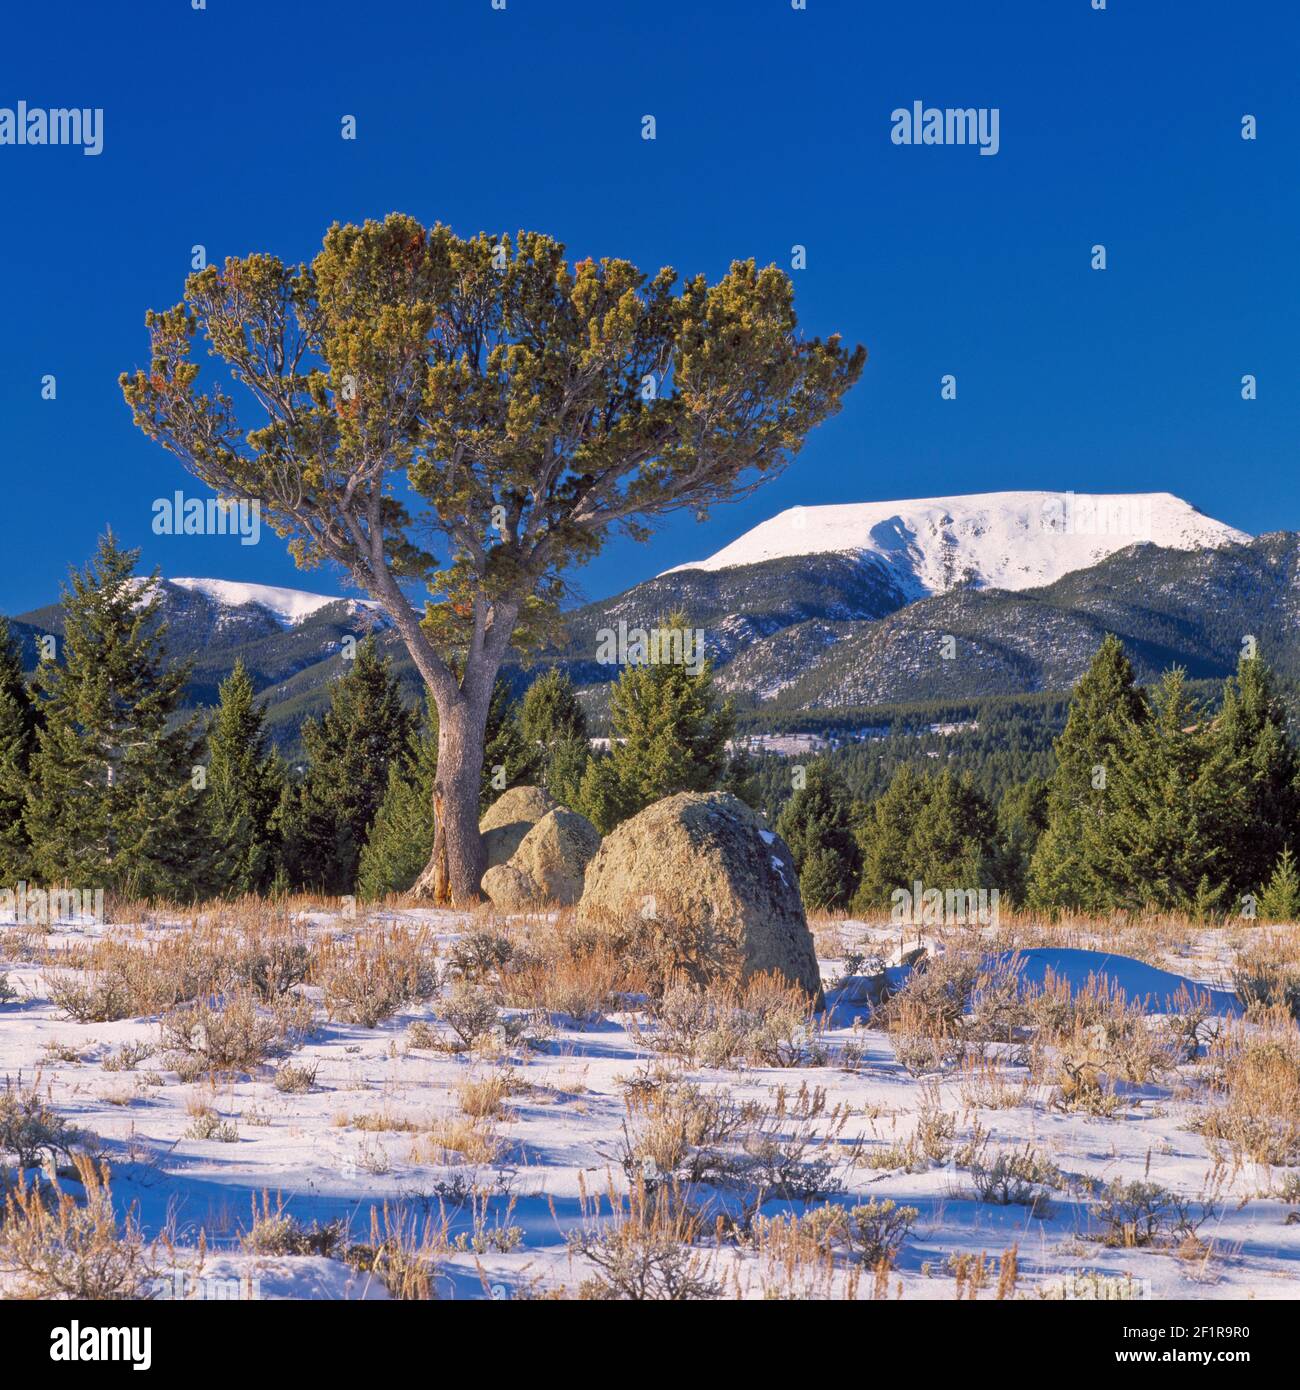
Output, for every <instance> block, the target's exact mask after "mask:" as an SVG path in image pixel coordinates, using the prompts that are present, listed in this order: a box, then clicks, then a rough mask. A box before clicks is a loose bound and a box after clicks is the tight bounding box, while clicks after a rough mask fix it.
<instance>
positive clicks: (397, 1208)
mask: <svg viewBox="0 0 1300 1390" xmlns="http://www.w3.org/2000/svg"><path fill="white" fill-rule="evenodd" d="M109 916H110V918H112V919H114V920H112V921H110V922H109V923H107V924H101V923H96V922H95V921H93V920H92V919H91V918H89V917H86V918H82V919H71V918H70V919H65V920H62V921H59V922H57V923H55V924H54V925H53V926H42V925H31V924H18V923H13V922H11V923H10V925H8V926H7V927H6V926H4V925H3V924H0V999H3V1002H2V1003H0V1074H3V1075H4V1077H5V1078H6V1079H5V1082H4V1089H3V1091H0V1166H2V1167H3V1173H4V1184H5V1190H6V1194H7V1200H8V1214H7V1218H6V1219H5V1221H4V1223H3V1226H0V1270H3V1273H2V1274H0V1288H3V1292H4V1294H5V1295H6V1296H11V1297H12V1296H24V1295H25V1296H51V1295H58V1294H65V1295H66V1294H69V1293H72V1294H80V1295H83V1296H105V1295H111V1296H117V1297H121V1296H126V1297H141V1298H143V1297H151V1298H165V1299H172V1298H186V1299H196V1300H201V1299H232V1298H234V1299H249V1298H260V1299H277V1298H325V1299H363V1298H365V1299H375V1298H378V1299H384V1298H402V1299H427V1298H446V1297H461V1298H496V1299H536V1298H551V1297H564V1298H572V1297H581V1298H593V1299H610V1298H617V1299H651V1298H654V1299H706V1298H750V1299H752V1298H772V1297H776V1298H789V1297H812V1298H837V1299H839V1298H849V1299H857V1298H877V1299H890V1300H893V1299H899V1298H901V1299H935V1298H939V1299H954V1298H959V1299H1030V1300H1037V1299H1049V1300H1059V1299H1146V1298H1156V1299H1164V1298H1260V1299H1270V1298H1283V1297H1287V1296H1288V1295H1289V1290H1290V1289H1291V1288H1292V1287H1293V1284H1292V1281H1293V1280H1294V1277H1295V1272H1296V1268H1297V1264H1296V1262H1297V1259H1300V1033H1297V1030H1296V1026H1295V1021H1294V1010H1295V1009H1296V1008H1297V1007H1298V1004H1297V1001H1298V999H1300V971H1297V970H1296V968H1295V967H1294V966H1292V965H1288V964H1287V962H1289V961H1294V960H1296V959H1297V957H1298V953H1297V946H1300V939H1298V937H1297V932H1296V929H1295V928H1294V927H1264V926H1255V925H1251V926H1249V927H1245V926H1240V927H1222V928H1205V927H1201V926H1197V925H1195V924H1193V923H1191V922H1189V921H1186V920H1183V919H1179V918H1175V917H1163V918H1146V919H1142V920H1137V919H1133V920H1126V919H1122V918H1114V919H1109V920H1105V921H1103V920H1100V919H1098V920H1090V919H1086V918H1077V919H1065V920H1063V921H1061V922H1058V923H1056V924H1054V925H1047V924H1044V923H1042V922H1039V921H1034V920H1031V919H1029V918H1014V917H1007V916H1004V917H1003V920H1002V922H1001V924H1000V925H999V926H997V927H996V928H978V927H959V928H951V929H947V930H944V929H933V930H932V929H929V928H921V929H919V930H918V929H917V928H908V929H906V935H905V936H900V932H899V929H898V928H896V927H893V926H891V925H889V924H888V923H887V922H883V921H859V920H852V919H850V918H847V917H843V916H828V915H825V914H822V915H820V916H814V918H813V920H812V923H811V925H812V927H813V931H814V937H815V940H816V944H817V954H818V962H819V966H820V970H821V975H822V980H823V982H824V986H825V1004H826V1007H825V1009H824V1010H817V1009H815V1008H813V1007H812V1006H811V1004H810V1003H809V1001H808V999H807V997H806V995H804V994H801V993H799V992H798V991H794V990H790V989H787V988H786V987H785V986H784V985H783V984H781V983H779V982H777V981H774V980H773V979H771V978H759V979H756V980H752V981H750V983H749V984H747V985H745V986H743V987H741V986H735V985H733V986H723V985H720V984H717V983H713V984H709V983H707V982H698V981H696V980H695V979H693V978H692V974H691V968H690V961H689V960H685V961H677V962H674V963H673V968H667V967H666V966H665V963H664V962H663V961H660V960H655V959H653V958H650V957H643V956H640V955H638V953H637V952H635V951H631V952H629V951H616V950H613V949H611V948H610V946H609V944H608V942H606V941H604V940H602V939H601V938H600V937H599V936H598V935H594V934H592V933H590V932H588V931H585V930H584V929H582V928H581V927H580V926H579V925H578V924H577V923H576V922H575V921H574V920H573V918H572V916H571V914H570V913H568V912H564V911H561V912H559V913H554V912H552V913H534V914H518V915H513V916H504V915H502V914H500V913H497V912H494V911H493V910H492V909H491V908H488V907H484V908H480V909H477V910H476V911H474V912H472V913H469V912H453V911H450V910H438V909H430V908H408V907H405V906H403V905H402V904H401V902H400V901H399V900H393V901H392V903H391V905H386V906H384V907H382V908H377V909H372V910H369V911H364V912H362V911H356V910H354V909H352V908H350V907H348V906H347V905H346V904H345V905H340V904H339V903H338V902H331V901H328V900H315V901H313V900H309V899H305V898H297V899H291V900H287V901H286V902H284V903H282V904H278V905H268V904H266V903H262V902H258V901H256V900H252V899H250V900H246V901H244V902H241V903H236V904H233V905H232V904H223V905H219V906H214V907H212V908H211V909H206V910H197V909H187V910H180V909H178V910H176V911H167V910H160V909H158V908H151V909H143V908H131V907H130V906H129V905H123V904H117V905H116V906H115V907H112V908H111V909H110V913H109Z"/></svg>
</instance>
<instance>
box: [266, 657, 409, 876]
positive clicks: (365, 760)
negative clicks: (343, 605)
mask: <svg viewBox="0 0 1300 1390" xmlns="http://www.w3.org/2000/svg"><path fill="white" fill-rule="evenodd" d="M413 724H414V718H413V716H412V713H411V711H410V710H408V709H407V707H406V705H405V704H404V703H403V701H402V697H401V692H400V690H399V687H398V683H397V680H396V678H395V677H394V675H393V672H392V663H391V662H390V661H389V660H388V659H387V658H382V659H381V657H380V655H379V651H378V648H377V647H376V646H375V640H374V638H373V637H368V638H367V639H366V640H365V641H364V642H363V643H362V644H361V646H360V647H358V648H357V653H356V656H355V658H354V659H353V661H352V663H351V667H350V669H349V670H348V672H347V674H346V675H344V676H343V677H342V678H341V679H339V680H337V681H335V682H334V684H333V685H332V686H331V687H330V707H329V709H328V710H326V712H325V714H324V716H323V717H322V718H321V719H320V720H315V719H308V720H307V721H306V722H305V723H304V725H303V730H302V739H303V744H304V745H305V747H306V750H307V771H306V775H305V776H304V778H303V780H302V782H301V784H300V785H299V786H298V787H297V788H296V790H295V792H294V793H293V794H292V795H291V796H290V797H289V798H288V799H287V804H286V805H284V806H283V807H282V808H281V812H280V815H279V817H278V818H277V822H278V823H279V824H280V825H282V826H283V827H284V829H283V833H284V835H285V847H284V859H285V870H286V876H287V878H288V881H289V882H290V883H291V884H292V885H293V886H294V887H303V888H308V889H312V890H315V891H318V892H324V893H350V892H352V890H353V885H354V883H355V880H356V875H357V865H358V863H359V861H360V858H361V850H362V847H363V846H364V845H365V843H366V837H367V834H368V832H369V829H370V825H371V823H372V822H373V821H374V819H375V815H376V813H377V812H378V810H379V806H380V803H381V802H382V801H383V799H384V794H385V792H386V791H387V789H388V770H389V768H390V767H391V766H392V765H393V764H394V763H398V764H399V765H400V764H401V763H402V761H403V760H404V759H405V758H406V757H407V756H408V751H409V747H410V738H411V732H412V728H413Z"/></svg>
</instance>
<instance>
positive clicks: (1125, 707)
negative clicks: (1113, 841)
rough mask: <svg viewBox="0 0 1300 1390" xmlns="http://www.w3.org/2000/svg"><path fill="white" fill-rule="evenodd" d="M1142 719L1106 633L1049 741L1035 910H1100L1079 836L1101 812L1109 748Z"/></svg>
mask: <svg viewBox="0 0 1300 1390" xmlns="http://www.w3.org/2000/svg"><path fill="white" fill-rule="evenodd" d="M1148 717H1149V711H1148V709H1147V704H1146V699H1145V697H1144V696H1143V694H1142V691H1141V689H1140V688H1139V687H1138V684H1137V679H1136V676H1135V675H1134V672H1133V667H1132V665H1131V664H1130V662H1129V659H1128V657H1127V656H1126V655H1125V654H1124V648H1123V645H1122V644H1121V643H1120V641H1119V639H1118V638H1117V637H1115V636H1113V635H1111V634H1108V635H1107V636H1106V638H1105V640H1104V641H1103V642H1102V644H1101V646H1100V647H1099V648H1098V650H1097V654H1096V655H1095V656H1094V657H1093V659H1092V664H1091V665H1090V666H1089V668H1088V670H1087V672H1086V673H1085V674H1084V676H1083V678H1082V680H1080V682H1079V684H1078V685H1077V686H1075V688H1074V692H1073V694H1072V695H1071V697H1070V709H1069V714H1068V715H1067V717H1066V723H1065V729H1064V731H1063V732H1062V734H1061V736H1060V737H1059V738H1058V739H1057V740H1056V743H1055V750H1056V768H1055V770H1054V771H1053V773H1052V776H1051V778H1050V779H1049V782H1048V793H1047V826H1046V828H1045V829H1044V831H1043V833H1042V835H1041V836H1040V837H1039V840H1038V843H1037V845H1036V847H1035V849H1034V856H1033V859H1032V861H1031V863H1030V869H1029V881H1028V898H1029V902H1030V904H1031V905H1032V906H1034V907H1041V908H1059V907H1068V908H1081V909H1085V910H1088V909H1091V910H1100V909H1102V908H1104V907H1106V906H1107V905H1108V904H1109V898H1110V895H1109V890H1108V888H1107V885H1106V883H1105V880H1104V878H1103V877H1102V876H1101V875H1100V874H1099V871H1098V866H1097V865H1096V864H1095V863H1094V862H1093V861H1092V860H1091V859H1090V857H1089V854H1090V851H1089V848H1088V846H1089V845H1090V844H1091V843H1092V842H1093V839H1094V838H1095V837H1093V836H1090V835H1088V834H1086V833H1085V831H1086V830H1087V829H1088V828H1089V827H1093V828H1095V827H1096V825H1097V824H1098V823H1099V822H1100V821H1102V820H1104V818H1105V817H1106V815H1107V814H1108V808H1109V806H1110V798H1109V796H1108V789H1109V786H1110V782H1111V778H1112V773H1113V771H1114V763H1115V758H1116V750H1117V748H1118V745H1119V741H1120V738H1121V736H1122V734H1123V733H1124V732H1125V731H1126V730H1127V729H1128V728H1129V727H1130V726H1141V725H1143V724H1144V723H1145V722H1146V721H1147V719H1148Z"/></svg>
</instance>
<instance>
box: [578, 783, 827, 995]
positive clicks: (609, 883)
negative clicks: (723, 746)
mask: <svg viewBox="0 0 1300 1390" xmlns="http://www.w3.org/2000/svg"><path fill="white" fill-rule="evenodd" d="M577 918H578V921H579V923H580V924H582V925H587V926H594V927H603V928H607V929H610V930H612V931H614V932H615V933H618V934H627V933H628V932H629V931H631V932H632V933H634V934H635V933H638V932H639V933H643V934H645V933H648V934H649V935H650V936H651V937H652V938H654V937H658V938H659V940H660V942H661V943H662V945H663V946H664V947H665V948H666V951H667V954H668V955H669V956H671V954H672V952H673V950H674V948H675V947H676V946H678V945H683V946H685V943H686V942H687V939H688V938H689V939H690V941H691V942H692V943H698V942H699V941H701V940H704V939H705V938H707V939H708V942H709V951H708V959H709V962H710V964H709V973H710V974H711V975H712V976H714V977H717V978H722V979H724V980H729V981H731V982H734V983H736V984H742V983H744V981H746V980H748V979H749V978H750V977H751V976H754V975H757V974H761V973H774V974H779V975H782V976H784V977H785V979H786V980H788V981H789V982H790V983H791V984H795V985H798V986H800V987H801V988H802V989H804V990H806V991H807V992H808V993H809V994H810V995H812V996H814V997H815V998H817V999H818V1000H820V998H821V977H820V974H819V972H818V969H817V956H816V952H815V950H814V948H813V939H812V933H811V932H810V931H809V930H808V923H807V919H806V918H805V917H804V910H803V902H802V901H801V899H800V897H799V881H798V878H797V876H796V874H795V870H794V860H793V857H792V856H791V854H790V850H789V847H788V846H787V845H786V843H785V841H784V840H782V839H781V837H780V836H779V835H777V834H776V833H775V832H773V831H771V830H769V829H768V828H767V825H766V824H765V823H764V821H763V820H762V818H761V817H759V816H758V815H757V814H756V813H755V812H754V811H752V810H750V808H749V807H748V806H746V805H745V803H744V802H743V801H740V800H738V799H737V798H736V797H734V796H732V795H731V794H730V793H728V792H709V793H701V792H682V793H680V794H679V795H677V796H670V797H666V798H665V799H664V800H662V801H656V802H655V803H654V804H653V805H652V806H648V807H646V809H645V810H644V811H642V812H641V813H640V814H639V815H636V816H633V817H632V819H631V820H628V821H624V822H623V824H622V825H620V826H618V827H616V828H615V829H614V830H613V831H611V832H610V833H609V834H608V835H607V836H606V837H605V839H604V840H603V841H602V843H601V846H600V848H599V850H597V851H596V854H595V855H594V857H593V858H592V860H591V862H590V863H589V864H588V865H587V873H586V880H585V886H584V889H583V894H582V898H581V899H580V901H579V903H578V909H577ZM680 954H682V955H683V956H685V955H691V956H692V957H693V959H694V960H695V962H696V964H697V966H698V962H699V960H700V953H699V951H698V949H697V945H696V944H692V945H691V946H690V948H689V950H687V949H683V951H682V952H681V953H680Z"/></svg>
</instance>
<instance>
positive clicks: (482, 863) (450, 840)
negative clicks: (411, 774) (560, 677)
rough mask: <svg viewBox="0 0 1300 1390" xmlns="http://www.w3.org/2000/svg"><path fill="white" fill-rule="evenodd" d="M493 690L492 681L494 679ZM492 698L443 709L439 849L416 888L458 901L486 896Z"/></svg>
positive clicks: (436, 799) (436, 788)
mask: <svg viewBox="0 0 1300 1390" xmlns="http://www.w3.org/2000/svg"><path fill="white" fill-rule="evenodd" d="M487 689H488V693H489V695H490V692H491V683H490V682H489V683H488V687H487ZM487 711H488V700H487V699H486V698H484V697H483V695H482V694H481V693H480V694H479V695H478V696H477V698H475V699H472V700H471V699H469V698H468V697H462V698H461V699H460V700H458V701H457V702H456V703H455V704H454V705H453V706H452V707H451V708H450V709H448V710H442V709H439V711H438V771H437V774H436V776H435V778H434V783H433V816H434V834H433V854H432V855H431V856H430V859H429V863H428V865H427V867H426V868H425V870H424V872H423V873H422V874H421V875H420V877H419V878H418V879H417V880H416V883H415V886H414V887H413V888H412V890H411V891H412V893H413V894H415V895H416V896H417V897H424V898H432V899H433V901H434V902H437V903H450V904H455V905H460V904H468V903H476V902H479V901H480V900H481V897H482V894H481V893H480V892H479V880H480V879H481V878H482V877H483V872H484V870H485V869H486V868H487V855H486V853H485V852H484V849H483V839H482V837H481V836H480V835H479V832H478V821H479V813H478V805H479V782H480V779H481V777H482V772H483V737H484V732H485V730H486V727H487Z"/></svg>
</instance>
